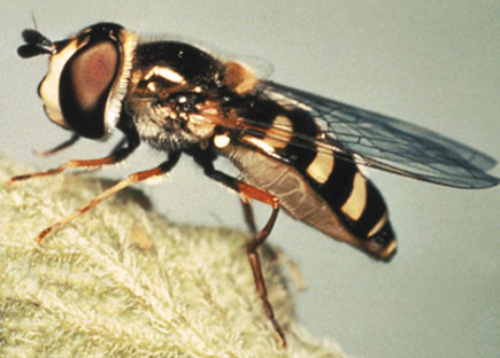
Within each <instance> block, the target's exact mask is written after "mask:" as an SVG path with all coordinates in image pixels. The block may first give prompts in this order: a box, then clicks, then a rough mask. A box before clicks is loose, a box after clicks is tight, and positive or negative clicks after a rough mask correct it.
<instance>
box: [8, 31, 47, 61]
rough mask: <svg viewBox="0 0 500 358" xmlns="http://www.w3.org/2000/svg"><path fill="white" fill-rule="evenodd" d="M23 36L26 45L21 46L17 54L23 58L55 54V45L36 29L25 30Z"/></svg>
mask: <svg viewBox="0 0 500 358" xmlns="http://www.w3.org/2000/svg"><path fill="white" fill-rule="evenodd" d="M22 37H23V40H24V42H26V44H25V45H22V46H19V48H18V49H17V54H18V55H19V56H21V57H22V58H30V57H34V56H38V55H43V54H49V55H50V54H53V53H54V51H55V46H54V44H53V43H52V41H50V40H49V39H48V38H46V37H45V36H43V35H42V34H41V33H40V32H38V31H36V30H31V29H29V30H24V31H23V32H22Z"/></svg>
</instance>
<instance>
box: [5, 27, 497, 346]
mask: <svg viewBox="0 0 500 358" xmlns="http://www.w3.org/2000/svg"><path fill="white" fill-rule="evenodd" d="M22 35H23V38H24V41H25V42H26V43H25V44H24V45H22V46H21V47H19V49H18V53H19V55H20V56H21V57H24V58H27V57H33V56H37V55H42V54H47V55H49V56H50V62H49V70H48V73H47V75H46V76H45V78H44V79H43V80H42V82H41V83H40V86H39V88H38V93H39V95H40V97H41V98H42V100H43V103H44V108H45V112H46V113H47V116H48V117H49V118H50V120H51V121H53V122H54V123H56V124H58V125H60V126H61V127H63V128H65V129H67V130H69V131H71V132H72V133H73V134H72V137H71V138H70V139H69V140H68V141H66V142H64V143H62V144H60V145H59V146H57V147H55V148H54V149H52V150H50V151H47V152H45V154H53V153H56V152H58V151H60V150H62V149H64V148H67V147H69V146H71V145H72V144H74V143H75V142H76V141H77V140H78V139H79V138H81V137H84V138H89V139H99V140H104V139H106V138H108V137H109V136H110V134H111V133H112V132H113V130H114V129H115V128H116V129H118V130H119V131H121V132H122V133H123V134H124V140H123V141H122V142H120V144H119V145H118V146H117V147H115V148H114V149H113V150H112V151H111V153H110V154H109V155H108V156H106V157H103V158H100V159H94V160H71V161H69V162H67V163H65V164H63V165H61V166H59V167H57V168H54V169H51V170H48V171H45V172H39V173H34V174H29V175H22V176H18V177H14V178H12V179H11V180H10V182H11V183H13V182H15V181H19V180H25V179H30V178H36V177H43V176H50V175H54V174H57V173H60V172H62V171H64V170H66V169H77V168H99V167H102V166H105V165H109V164H114V163H118V162H120V161H122V160H124V159H126V158H127V157H128V156H129V155H130V154H132V153H133V152H134V150H135V149H136V148H137V147H138V146H139V144H140V143H141V142H146V143H147V144H149V145H150V146H152V147H153V148H156V149H158V150H160V151H163V152H165V153H166V154H167V159H166V160H165V161H164V162H163V163H161V164H160V165H158V166H157V167H156V168H153V169H150V170H146V171H141V172H136V173H133V174H130V175H129V176H128V177H127V178H126V179H124V180H122V181H120V182H118V183H117V184H116V185H114V186H113V187H111V188H109V189H108V190H106V191H104V192H103V193H101V194H100V195H99V196H97V197H96V198H95V199H94V200H92V201H91V202H89V203H88V204H87V205H85V206H83V207H81V208H80V209H78V210H77V211H75V212H74V213H73V214H71V215H69V216H67V217H65V218H63V219H62V220H61V221H59V222H57V223H55V224H53V225H52V226H50V227H48V228H47V229H45V230H44V231H42V232H41V233H40V234H39V236H38V241H39V242H41V241H42V240H43V238H44V237H45V236H47V235H48V234H49V233H50V232H52V231H54V230H55V229H57V228H59V227H61V226H63V225H64V224H66V223H67V222H69V221H70V220H72V219H74V218H76V217H77V216H79V215H81V214H83V213H84V212H86V211H87V210H89V209H90V208H92V207H93V206H95V205H97V204H98V203H99V202H101V201H102V200H104V199H106V198H108V197H109V196H111V195H113V194H114V193H116V192H118V191H120V190H122V189H124V188H125V187H127V186H129V185H131V184H134V183H137V182H140V181H143V180H146V179H149V178H153V177H157V176H161V175H163V174H165V173H167V172H169V171H170V170H171V169H172V168H173V167H174V166H175V164H176V163H177V162H178V160H179V158H180V156H181V153H185V154H187V155H190V156H192V157H193V158H194V160H195V162H196V163H198V164H199V165H200V166H201V167H202V168H203V170H204V173H205V174H206V175H207V176H208V177H210V178H212V179H214V180H216V181H218V182H220V183H221V184H223V185H225V186H227V187H228V188H230V189H232V190H234V191H235V192H237V193H238V194H239V195H240V197H241V200H242V203H243V208H244V212H245V217H246V220H247V223H248V225H249V227H250V230H251V231H252V232H253V238H252V239H251V240H250V241H249V243H248V245H247V254H248V259H249V261H250V264H251V267H252V271H253V275H254V279H255V285H256V289H257V292H258V294H259V296H260V299H261V301H262V303H263V305H264V311H265V313H266V315H267V317H268V318H269V320H270V322H271V323H272V324H273V326H274V329H275V331H276V333H277V334H278V336H279V338H280V341H281V343H282V345H283V346H284V345H285V344H286V343H285V342H286V341H285V336H284V333H283V331H282V329H281V327H280V325H279V324H278V321H277V320H276V318H275V316H274V313H273V309H272V306H271V304H270V303H269V301H268V299H267V293H266V287H265V283H264V278H263V275H262V270H261V266H260V262H259V255H258V252H257V249H258V247H259V246H260V245H261V244H262V243H263V242H264V240H265V239H266V238H267V237H268V235H269V233H270V232H271V230H272V227H273V225H274V223H275V221H276V217H277V215H278V211H279V209H280V208H283V209H284V210H285V211H286V212H288V214H289V215H291V216H292V217H293V218H295V219H297V220H300V221H303V222H304V223H306V224H308V225H311V226H312V227H314V228H316V229H318V230H320V231H322V232H323V233H325V234H326V235H328V236H331V237H333V238H335V239H337V240H339V241H343V242H346V243H348V244H350V245H352V246H354V247H356V248H358V249H360V250H361V251H363V252H365V253H367V254H368V255H370V256H371V257H373V258H376V259H380V260H383V261H389V260H390V259H391V258H392V257H393V256H394V254H395V253H396V239H395V236H394V232H393V230H392V227H391V225H390V222H389V218H388V213H387V208H386V205H385V204H384V201H383V199H382V196H381V195H380V193H379V192H378V190H377V189H376V188H375V186H374V185H373V184H372V182H371V181H369V180H368V179H367V178H366V177H365V176H364V175H363V174H362V173H361V172H360V170H359V169H358V164H362V165H366V166H370V167H374V168H378V169H382V170H386V171H389V172H393V173H396V174H399V175H403V176H407V177H411V178H416V179H420V180H424V181H428V182H432V183H437V184H442V185H447V186H453V187H459V188H485V187H490V186H494V185H497V184H498V183H499V179H498V178H495V177H493V176H491V175H489V174H487V173H486V171H487V170H488V169H490V168H492V167H493V166H494V165H495V163H496V162H495V160H493V159H492V158H490V157H489V156H487V155H485V154H482V153H480V152H478V151H476V150H474V149H472V148H469V147H467V146H465V145H463V144H460V143H457V142H455V141H453V140H451V139H447V138H445V137H443V136H442V135H440V134H437V133H434V132H432V131H429V130H427V129H424V128H421V127H418V126H415V125H413V124H409V123H405V122H402V121H399V120H397V119H394V118H390V117H386V116H383V115H380V114H377V113H373V112H369V111H366V110H363V109H359V108H356V107H353V106H350V105H347V104H343V103H339V102H336V101H333V100H330V99H326V98H323V97H320V96H317V95H314V94H311V93H308V92H304V91H301V90H297V89H293V88H290V87H287V86H284V85H280V84H277V83H274V82H271V81H267V80H262V79H259V78H257V76H256V75H255V72H254V71H253V70H252V69H251V68H250V67H248V66H247V65H245V64H244V63H240V62H237V61H232V60H223V59H220V58H217V57H215V56H213V55H211V54H210V53H208V52H206V51H205V50H203V49H201V48H198V47H194V46H192V45H189V44H186V43H182V42H176V41H146V40H144V41H142V40H141V41H138V39H137V38H136V36H135V35H134V34H133V33H131V32H129V31H127V30H126V29H124V28H123V27H122V26H120V25H117V24H113V23H98V24H96V25H93V26H90V27H88V28H86V29H84V30H82V31H81V32H79V33H77V34H76V35H75V36H74V37H71V38H69V39H66V40H62V41H56V42H52V41H50V40H48V39H47V38H45V37H44V36H43V35H42V34H40V33H39V32H38V31H35V30H25V31H24V32H23V34H22ZM218 156H222V157H226V158H228V159H229V160H230V161H231V162H232V163H234V164H235V166H236V167H237V168H238V169H239V170H240V171H241V174H242V179H240V178H236V177H233V176H230V175H228V174H226V173H224V172H222V171H220V170H217V169H216V168H215V166H214V160H215V159H216V157H218ZM250 200H257V201H260V202H262V203H265V204H268V205H270V206H271V207H272V214H271V215H270V217H269V219H268V221H267V223H266V225H265V226H264V228H263V229H261V230H256V229H255V223H254V221H253V216H252V215H251V207H250V204H249V201H250Z"/></svg>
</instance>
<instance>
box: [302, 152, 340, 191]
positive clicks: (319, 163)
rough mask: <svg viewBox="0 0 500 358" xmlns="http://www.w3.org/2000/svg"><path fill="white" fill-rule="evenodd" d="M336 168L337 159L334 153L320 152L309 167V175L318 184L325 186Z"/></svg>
mask: <svg viewBox="0 0 500 358" xmlns="http://www.w3.org/2000/svg"><path fill="white" fill-rule="evenodd" d="M334 166H335V158H334V156H333V153H325V152H322V151H318V152H317V153H316V156H315V157H314V159H313V161H312V162H311V164H309V166H308V167H307V174H308V175H309V176H310V177H311V178H313V179H314V180H315V181H316V182H317V183H319V184H324V183H325V182H326V181H327V180H328V178H329V177H330V174H332V172H333V168H334Z"/></svg>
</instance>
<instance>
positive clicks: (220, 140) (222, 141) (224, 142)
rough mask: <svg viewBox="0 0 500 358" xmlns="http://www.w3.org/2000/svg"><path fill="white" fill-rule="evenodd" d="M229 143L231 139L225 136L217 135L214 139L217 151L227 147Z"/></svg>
mask: <svg viewBox="0 0 500 358" xmlns="http://www.w3.org/2000/svg"><path fill="white" fill-rule="evenodd" d="M230 142H231V138H229V137H228V136H227V135H225V134H218V135H216V136H215V137H214V145H215V146H216V147H217V148H219V149H222V148H225V147H227V146H228V145H229V143H230Z"/></svg>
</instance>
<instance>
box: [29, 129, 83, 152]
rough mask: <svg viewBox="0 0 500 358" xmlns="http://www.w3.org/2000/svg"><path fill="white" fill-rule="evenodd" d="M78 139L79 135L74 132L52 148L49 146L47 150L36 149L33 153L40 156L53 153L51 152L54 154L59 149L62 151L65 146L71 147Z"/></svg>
mask: <svg viewBox="0 0 500 358" xmlns="http://www.w3.org/2000/svg"><path fill="white" fill-rule="evenodd" d="M79 139H80V136H79V135H78V134H76V133H73V135H72V136H71V138H70V139H68V140H66V141H64V142H62V143H61V144H59V145H57V146H55V147H54V148H51V149H49V150H44V151H41V152H40V151H38V150H34V151H33V152H34V154H36V155H38V156H40V157H47V156H49V155H53V154H56V153H59V152H61V151H63V150H64V149H66V148H69V147H71V146H72V145H73V144H75V143H76V142H77V141H78V140H79Z"/></svg>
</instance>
